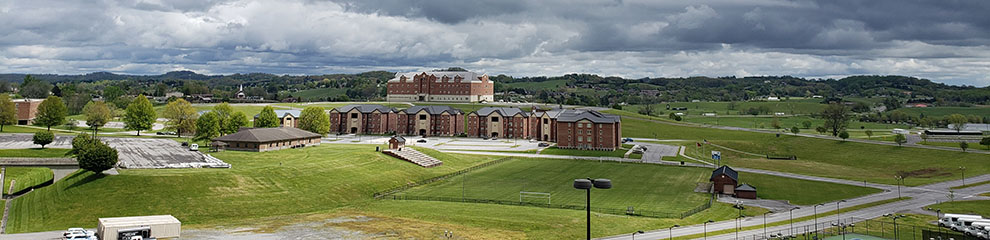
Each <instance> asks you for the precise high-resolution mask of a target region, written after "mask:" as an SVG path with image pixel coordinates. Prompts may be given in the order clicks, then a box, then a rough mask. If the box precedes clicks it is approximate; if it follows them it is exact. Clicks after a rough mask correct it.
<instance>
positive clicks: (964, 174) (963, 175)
mask: <svg viewBox="0 0 990 240" xmlns="http://www.w3.org/2000/svg"><path fill="white" fill-rule="evenodd" d="M959 171H960V172H962V185H966V167H959Z"/></svg>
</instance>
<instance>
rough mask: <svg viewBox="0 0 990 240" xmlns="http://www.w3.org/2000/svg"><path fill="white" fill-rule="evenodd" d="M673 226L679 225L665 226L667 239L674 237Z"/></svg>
mask: <svg viewBox="0 0 990 240" xmlns="http://www.w3.org/2000/svg"><path fill="white" fill-rule="evenodd" d="M675 227H681V225H677V224H674V226H670V227H669V228H667V239H671V240H672V239H674V232H673V231H674V228H675Z"/></svg>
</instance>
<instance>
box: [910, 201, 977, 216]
mask: <svg viewBox="0 0 990 240" xmlns="http://www.w3.org/2000/svg"><path fill="white" fill-rule="evenodd" d="M925 208H932V209H941V210H942V213H955V214H975V215H980V216H983V217H984V218H986V217H990V200H976V201H953V202H942V203H939V204H935V205H929V206H927V207H925Z"/></svg>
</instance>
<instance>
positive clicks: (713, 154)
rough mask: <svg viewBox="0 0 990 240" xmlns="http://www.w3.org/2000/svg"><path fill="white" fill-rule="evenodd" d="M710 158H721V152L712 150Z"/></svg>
mask: <svg viewBox="0 0 990 240" xmlns="http://www.w3.org/2000/svg"><path fill="white" fill-rule="evenodd" d="M712 159H713V160H722V152H719V151H712Z"/></svg>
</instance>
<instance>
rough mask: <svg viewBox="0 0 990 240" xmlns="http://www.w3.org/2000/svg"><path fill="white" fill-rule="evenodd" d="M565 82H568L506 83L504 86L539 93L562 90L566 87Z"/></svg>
mask: <svg viewBox="0 0 990 240" xmlns="http://www.w3.org/2000/svg"><path fill="white" fill-rule="evenodd" d="M567 82H568V81H567V80H563V79H561V80H550V81H542V82H514V83H507V84H505V85H508V86H510V87H513V88H522V89H526V90H530V91H539V90H545V89H557V88H562V87H564V86H566V85H567Z"/></svg>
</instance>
